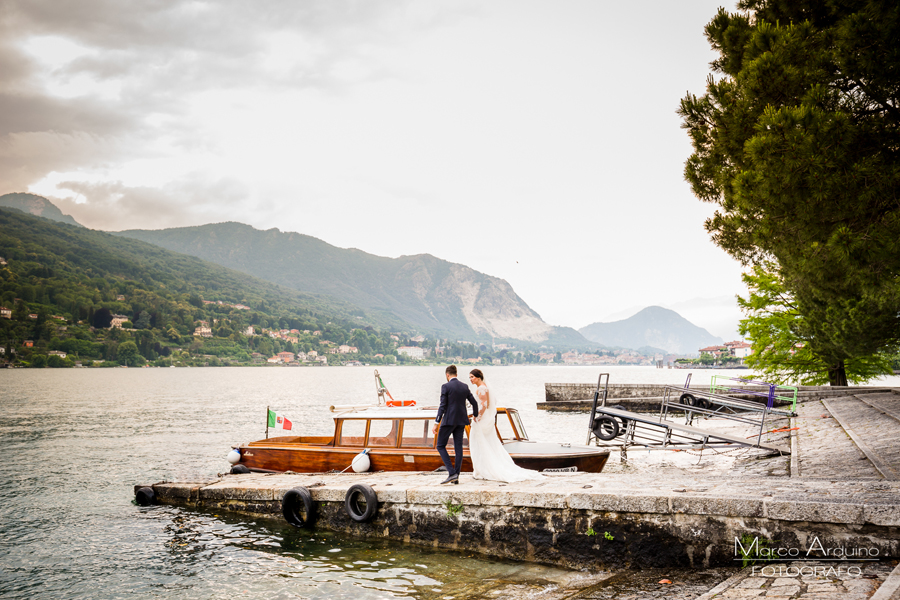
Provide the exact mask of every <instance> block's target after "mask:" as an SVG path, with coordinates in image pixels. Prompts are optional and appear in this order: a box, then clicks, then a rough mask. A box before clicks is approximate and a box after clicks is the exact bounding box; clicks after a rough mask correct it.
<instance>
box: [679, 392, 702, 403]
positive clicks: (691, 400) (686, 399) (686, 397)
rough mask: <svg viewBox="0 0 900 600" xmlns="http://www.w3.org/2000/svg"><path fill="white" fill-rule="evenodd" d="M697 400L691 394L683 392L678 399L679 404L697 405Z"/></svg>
mask: <svg viewBox="0 0 900 600" xmlns="http://www.w3.org/2000/svg"><path fill="white" fill-rule="evenodd" d="M696 401H697V399H696V398H694V397H693V396H692V395H691V394H682V395H681V398H679V399H678V403H679V404H687V405H688V406H695V404H694V403H695V402H696Z"/></svg>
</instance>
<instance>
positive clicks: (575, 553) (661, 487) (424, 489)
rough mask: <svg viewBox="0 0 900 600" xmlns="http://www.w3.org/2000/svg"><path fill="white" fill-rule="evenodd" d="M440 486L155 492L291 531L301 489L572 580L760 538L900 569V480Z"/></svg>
mask: <svg viewBox="0 0 900 600" xmlns="http://www.w3.org/2000/svg"><path fill="white" fill-rule="evenodd" d="M441 478H442V475H441V474H436V473H374V474H347V475H321V474H275V475H262V474H246V475H227V476H223V477H222V478H221V479H219V480H216V481H205V482H182V483H157V484H153V485H152V487H153V489H154V491H155V492H156V496H157V500H158V501H159V502H161V503H166V504H178V505H184V506H195V507H204V508H209V509H215V510H230V511H237V512H241V513H246V514H248V515H252V516H254V517H270V518H275V519H281V518H282V516H281V499H282V497H283V496H284V494H285V492H287V491H288V490H289V489H291V488H293V487H297V486H302V487H306V488H308V489H309V491H310V492H311V494H312V498H313V500H314V501H315V503H316V509H315V511H316V517H315V527H324V528H327V529H331V530H335V531H341V532H345V533H348V534H351V535H353V536H355V537H371V538H390V539H394V540H399V541H403V542H407V543H413V544H420V545H426V546H432V547H436V548H446V549H464V550H473V551H477V552H481V553H483V554H487V555H494V556H501V557H507V558H512V559H518V560H527V561H533V562H539V563H546V564H553V565H560V566H566V567H572V568H590V569H597V568H610V567H626V566H630V567H642V568H644V567H692V568H700V567H713V566H726V565H729V566H734V565H737V566H740V560H739V559H740V556H735V540H736V539H737V540H744V541H745V543H749V542H747V541H746V540H750V539H753V538H759V539H760V540H769V541H768V542H765V541H764V542H763V543H764V544H770V545H772V544H774V543H775V541H777V545H778V547H783V548H786V549H792V548H793V549H796V553H797V554H795V555H794V556H796V555H805V554H806V553H807V552H808V551H810V550H812V551H813V552H814V554H813V555H815V553H816V552H819V550H818V547H819V546H821V547H822V548H824V549H832V550H831V551H832V552H838V553H841V554H843V555H847V554H848V553H854V555H857V554H858V553H860V552H865V553H866V557H870V556H872V557H876V558H880V559H883V558H891V557H894V558H897V557H900V482H896V481H886V480H864V481H846V480H845V481H830V480H821V479H792V478H772V477H758V478H742V479H738V480H735V479H734V478H733V477H729V476H708V477H703V476H697V477H692V478H685V477H684V476H679V477H676V478H666V477H660V476H659V474H651V475H649V476H647V475H626V474H615V475H609V474H602V473H601V474H587V473H566V474H549V475H548V476H547V477H546V480H545V481H542V482H538V483H534V482H529V483H518V484H500V483H496V482H486V481H477V480H475V479H473V478H472V476H471V475H469V474H463V475H462V478H461V483H460V484H459V485H455V486H442V485H439V484H438V482H439V481H440V480H441ZM355 483H366V484H368V485H370V486H372V488H373V489H374V490H375V491H376V493H377V495H378V503H379V508H378V512H377V513H376V515H375V517H374V519H373V520H372V521H370V522H368V523H356V522H354V521H352V520H351V519H350V518H349V516H348V515H347V514H346V513H345V511H344V498H345V495H346V492H347V490H348V488H349V487H350V486H351V485H353V484H355ZM137 487H141V486H137ZM137 487H136V489H137ZM451 507H457V508H455V510H451V509H450V508H451ZM860 549H865V550H860ZM786 551H787V550H786Z"/></svg>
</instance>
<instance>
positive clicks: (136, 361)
mask: <svg viewBox="0 0 900 600" xmlns="http://www.w3.org/2000/svg"><path fill="white" fill-rule="evenodd" d="M116 359H117V360H118V361H119V364H123V365H127V366H129V367H140V366H141V365H143V364H144V357H142V356H141V354H140V352H138V347H137V344H135V343H134V342H132V341H131V340H129V341H127V342H124V343H122V344H119V346H118V348H117V349H116Z"/></svg>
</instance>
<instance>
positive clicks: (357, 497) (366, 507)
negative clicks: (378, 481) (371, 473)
mask: <svg viewBox="0 0 900 600" xmlns="http://www.w3.org/2000/svg"><path fill="white" fill-rule="evenodd" d="M344 510H345V511H346V512H347V515H349V516H350V518H351V519H353V520H354V521H356V522H357V523H367V522H369V521H371V520H372V517H374V516H375V511H376V510H378V496H377V495H376V494H375V490H374V489H372V486H370V485H366V484H365V483H356V484H354V485H352V486H350V489H349V490H347V495H346V496H344Z"/></svg>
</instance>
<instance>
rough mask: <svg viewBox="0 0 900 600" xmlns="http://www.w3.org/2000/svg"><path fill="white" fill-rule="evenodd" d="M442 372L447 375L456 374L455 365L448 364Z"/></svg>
mask: <svg viewBox="0 0 900 600" xmlns="http://www.w3.org/2000/svg"><path fill="white" fill-rule="evenodd" d="M444 372H445V373H446V374H447V375H456V365H450V366H449V367H447V368H446V369H444Z"/></svg>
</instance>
